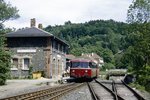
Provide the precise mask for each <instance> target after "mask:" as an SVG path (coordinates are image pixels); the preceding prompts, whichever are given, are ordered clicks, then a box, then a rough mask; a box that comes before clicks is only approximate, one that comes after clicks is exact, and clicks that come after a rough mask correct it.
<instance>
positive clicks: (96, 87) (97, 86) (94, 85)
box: [87, 81, 124, 100]
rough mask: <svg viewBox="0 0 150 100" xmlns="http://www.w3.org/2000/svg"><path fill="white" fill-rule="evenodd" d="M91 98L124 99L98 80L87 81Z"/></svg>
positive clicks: (99, 99) (101, 99) (104, 99)
mask: <svg viewBox="0 0 150 100" xmlns="http://www.w3.org/2000/svg"><path fill="white" fill-rule="evenodd" d="M87 84H88V87H89V89H90V92H91V94H92V97H93V100H124V99H123V98H121V97H120V96H118V95H117V94H116V93H115V92H113V91H112V90H110V89H109V88H107V87H106V86H104V85H103V84H102V83H100V82H99V81H95V82H91V83H87Z"/></svg>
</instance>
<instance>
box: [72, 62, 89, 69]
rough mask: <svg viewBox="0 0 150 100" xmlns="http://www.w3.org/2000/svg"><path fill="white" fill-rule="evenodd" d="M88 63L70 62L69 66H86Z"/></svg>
mask: <svg viewBox="0 0 150 100" xmlns="http://www.w3.org/2000/svg"><path fill="white" fill-rule="evenodd" d="M88 66H89V63H88V62H72V63H71V67H72V68H88Z"/></svg>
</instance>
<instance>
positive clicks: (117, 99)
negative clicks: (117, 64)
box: [95, 80, 124, 100]
mask: <svg viewBox="0 0 150 100" xmlns="http://www.w3.org/2000/svg"><path fill="white" fill-rule="evenodd" d="M95 82H97V83H98V84H99V85H101V86H102V87H103V88H105V89H106V90H107V91H109V92H110V93H111V94H112V95H113V97H114V98H115V100H124V99H123V98H122V97H120V96H119V95H118V94H117V91H116V87H115V83H114V82H112V89H113V91H112V90H111V89H109V88H108V87H106V86H105V85H103V84H102V83H101V82H99V81H97V80H95Z"/></svg>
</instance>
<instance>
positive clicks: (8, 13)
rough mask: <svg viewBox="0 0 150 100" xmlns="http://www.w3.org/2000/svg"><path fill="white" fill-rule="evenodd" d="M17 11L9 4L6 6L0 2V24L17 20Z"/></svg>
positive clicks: (1, 0) (0, 0)
mask: <svg viewBox="0 0 150 100" xmlns="http://www.w3.org/2000/svg"><path fill="white" fill-rule="evenodd" d="M18 17H19V15H18V10H17V8H16V7H12V6H11V4H7V3H5V2H4V0H0V24H2V23H3V22H5V21H6V20H10V19H16V18H18Z"/></svg>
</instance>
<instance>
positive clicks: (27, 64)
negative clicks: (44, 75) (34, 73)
mask: <svg viewBox="0 0 150 100" xmlns="http://www.w3.org/2000/svg"><path fill="white" fill-rule="evenodd" d="M29 65H30V59H29V58H24V64H23V69H29Z"/></svg>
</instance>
